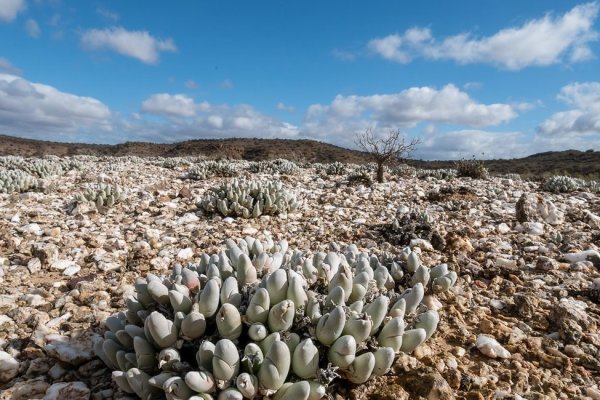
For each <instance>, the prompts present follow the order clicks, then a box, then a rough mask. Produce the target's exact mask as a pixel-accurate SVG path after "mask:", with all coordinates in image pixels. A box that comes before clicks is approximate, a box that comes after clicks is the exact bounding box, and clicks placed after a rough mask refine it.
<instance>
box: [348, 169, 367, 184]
mask: <svg viewBox="0 0 600 400" xmlns="http://www.w3.org/2000/svg"><path fill="white" fill-rule="evenodd" d="M346 181H347V182H348V184H349V185H365V186H371V185H372V184H373V176H372V173H370V172H368V171H367V170H365V169H360V170H355V171H354V172H352V173H350V174H348V175H347V177H346Z"/></svg>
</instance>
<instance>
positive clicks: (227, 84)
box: [221, 79, 233, 90]
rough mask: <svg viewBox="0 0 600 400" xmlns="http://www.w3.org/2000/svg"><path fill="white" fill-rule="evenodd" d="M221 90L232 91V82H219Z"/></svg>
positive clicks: (227, 80) (226, 80)
mask: <svg viewBox="0 0 600 400" xmlns="http://www.w3.org/2000/svg"><path fill="white" fill-rule="evenodd" d="M221 89H225V90H230V89H233V82H232V81H230V80H229V79H225V80H224V81H222V82H221Z"/></svg>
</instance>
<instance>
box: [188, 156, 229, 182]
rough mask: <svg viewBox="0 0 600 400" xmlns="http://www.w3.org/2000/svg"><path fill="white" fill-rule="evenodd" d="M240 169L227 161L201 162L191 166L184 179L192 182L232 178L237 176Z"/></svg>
mask: <svg viewBox="0 0 600 400" xmlns="http://www.w3.org/2000/svg"><path fill="white" fill-rule="evenodd" d="M239 171H240V168H239V166H238V165H236V164H234V163H233V162H229V161H213V160H210V161H202V162H200V163H198V164H196V165H194V166H192V167H191V168H190V169H189V170H188V172H187V174H186V176H185V177H186V178H188V179H193V180H197V181H200V180H205V179H209V178H212V177H217V176H218V177H232V176H238V175H239Z"/></svg>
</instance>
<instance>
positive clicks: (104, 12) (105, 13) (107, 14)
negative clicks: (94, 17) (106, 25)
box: [96, 7, 121, 22]
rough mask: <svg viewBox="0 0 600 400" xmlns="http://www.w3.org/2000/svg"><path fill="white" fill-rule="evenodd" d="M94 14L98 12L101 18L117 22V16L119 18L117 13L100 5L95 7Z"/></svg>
mask: <svg viewBox="0 0 600 400" xmlns="http://www.w3.org/2000/svg"><path fill="white" fill-rule="evenodd" d="M96 14H98V15H99V16H101V17H102V18H105V19H107V20H109V21H111V22H117V21H118V20H119V18H121V17H120V15H119V14H118V13H116V12H114V11H111V10H109V9H107V8H102V7H98V8H96Z"/></svg>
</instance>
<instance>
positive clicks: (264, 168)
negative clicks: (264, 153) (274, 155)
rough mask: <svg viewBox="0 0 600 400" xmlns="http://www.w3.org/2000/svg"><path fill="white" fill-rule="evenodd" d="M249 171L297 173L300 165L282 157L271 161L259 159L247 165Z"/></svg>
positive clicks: (282, 173) (281, 173)
mask: <svg viewBox="0 0 600 400" xmlns="http://www.w3.org/2000/svg"><path fill="white" fill-rule="evenodd" d="M248 169H249V171H250V172H253V173H263V174H278V175H297V174H298V173H299V172H300V167H299V166H298V164H296V163H295V162H293V161H289V160H285V159H282V158H279V159H276V160H271V161H259V162H254V163H251V164H250V166H249V167H248Z"/></svg>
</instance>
